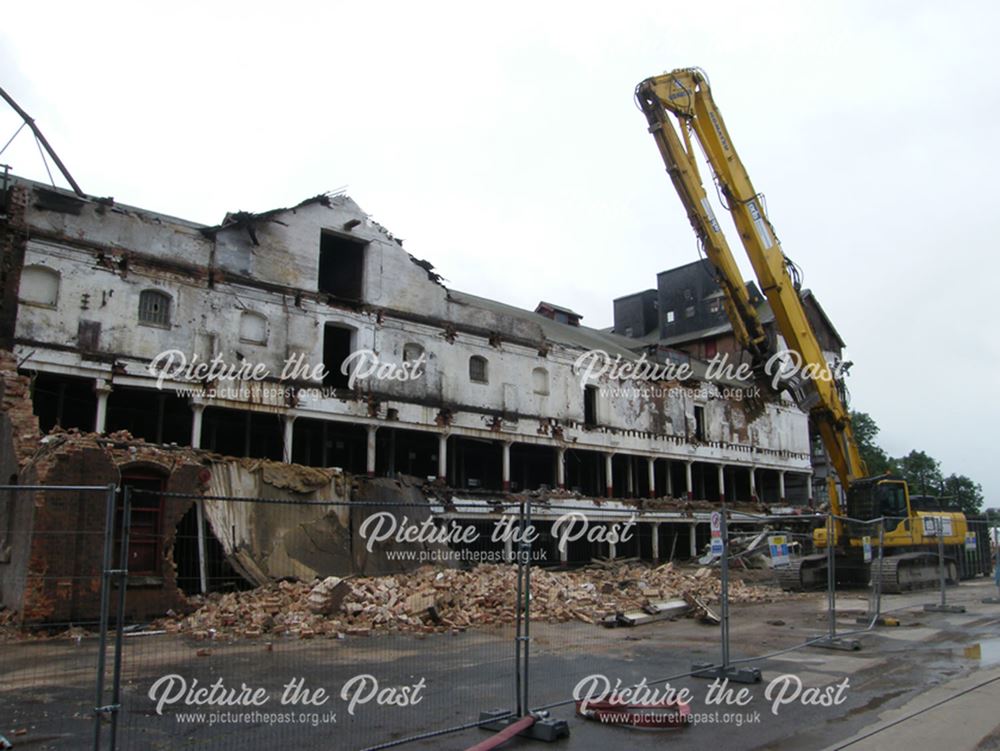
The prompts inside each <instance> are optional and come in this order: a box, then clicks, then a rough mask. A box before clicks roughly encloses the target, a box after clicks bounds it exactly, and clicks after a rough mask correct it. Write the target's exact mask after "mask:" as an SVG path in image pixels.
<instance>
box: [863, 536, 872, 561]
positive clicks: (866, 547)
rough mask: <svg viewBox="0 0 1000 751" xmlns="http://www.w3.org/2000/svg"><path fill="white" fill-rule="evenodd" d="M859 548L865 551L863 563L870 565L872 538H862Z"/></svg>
mask: <svg viewBox="0 0 1000 751" xmlns="http://www.w3.org/2000/svg"><path fill="white" fill-rule="evenodd" d="M861 546H862V547H863V548H864V551H865V563H871V562H872V538H870V537H862V538H861Z"/></svg>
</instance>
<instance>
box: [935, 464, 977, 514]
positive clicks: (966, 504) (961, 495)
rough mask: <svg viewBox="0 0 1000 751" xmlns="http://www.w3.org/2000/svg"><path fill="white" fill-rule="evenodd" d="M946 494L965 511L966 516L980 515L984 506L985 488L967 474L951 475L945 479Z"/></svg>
mask: <svg viewBox="0 0 1000 751" xmlns="http://www.w3.org/2000/svg"><path fill="white" fill-rule="evenodd" d="M944 494H945V495H946V496H948V497H950V498H951V501H952V503H953V504H955V505H956V506H957V507H958V508H960V509H962V511H964V512H965V514H966V516H978V515H979V514H980V513H981V512H982V508H983V488H982V486H981V485H980V484H979V483H978V482H973V481H972V480H971V479H969V478H968V477H966V476H965V475H955V474H952V475H949V476H948V477H947V478H946V479H945V480H944Z"/></svg>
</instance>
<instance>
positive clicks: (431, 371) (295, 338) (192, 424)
mask: <svg viewBox="0 0 1000 751" xmlns="http://www.w3.org/2000/svg"><path fill="white" fill-rule="evenodd" d="M2 201H3V204H2V207H0V211H2V217H0V248H2V254H3V258H2V263H3V287H4V294H3V298H2V301H0V348H2V349H4V350H6V351H8V352H10V353H12V354H11V355H8V360H7V361H5V363H6V366H5V372H8V373H10V374H11V375H10V377H9V378H6V379H5V382H9V383H11V384H14V385H13V386H12V387H13V388H15V389H22V390H23V391H25V392H26V393H29V394H30V398H31V400H32V403H33V415H32V416H31V418H30V419H29V418H28V416H27V415H25V414H24V413H23V412H24V410H23V409H22V410H21V412H20V413H18V414H14V413H12V412H10V411H9V410H8V414H7V415H6V416H5V417H4V418H3V422H2V424H0V428H2V429H3V431H4V435H6V436H8V437H9V440H4V441H3V442H2V443H3V445H4V446H5V449H4V450H5V451H6V452H7V456H6V457H5V458H4V466H5V468H6V469H5V471H6V472H7V475H8V478H9V481H10V483H11V484H14V483H16V482H22V483H23V482H24V481H25V479H26V478H27V477H28V476H29V475H30V474H31V473H30V472H29V474H28V475H26V474H25V471H26V470H27V469H28V467H29V465H30V464H31V460H30V457H31V456H33V452H34V451H35V448H36V447H37V442H38V440H39V437H40V436H42V435H45V434H47V433H49V431H51V430H52V429H54V428H58V429H60V430H62V431H73V430H74V429H75V430H78V431H82V432H85V433H94V434H97V435H98V436H109V435H110V434H115V433H118V434H121V435H124V433H123V431H125V432H127V433H128V436H129V439H130V440H131V439H135V440H137V441H140V442H141V443H142V444H143V445H145V446H146V447H147V448H146V449H143V450H144V451H152V450H153V447H159V448H156V451H170V450H173V448H175V447H180V448H187V449H190V450H192V451H194V452H201V453H195V454H190V453H188V454H184V456H185V457H188V458H186V459H185V462H191V468H190V469H187V468H185V467H186V466H187V465H186V464H185V465H184V466H183V467H182V468H181V469H182V470H183V472H184V473H185V474H184V475H183V478H184V479H183V484H184V488H185V490H186V491H187V492H190V493H191V494H192V495H196V494H198V493H205V492H206V490H208V489H209V487H210V486H212V490H211V491H210V494H211V495H226V494H227V493H224V492H222V490H224V489H226V488H228V489H229V490H232V485H231V484H230V485H229V486H226V488H224V487H223V486H221V485H218V484H217V483H219V482H221V480H219V477H217V476H216V475H214V474H212V472H211V471H210V472H209V474H208V475H207V476H203V475H200V474H199V471H196V468H197V467H200V468H201V469H204V468H205V467H209V468H210V469H211V465H212V462H210V461H207V460H206V459H205V455H206V454H208V453H211V454H213V455H220V456H226V457H236V458H249V459H257V460H269V461H271V462H276V463H284V464H289V465H290V464H293V463H294V464H297V465H301V466H302V467H312V468H318V469H320V470H323V471H330V472H335V473H337V476H338V477H341V475H342V479H341V482H343V483H344V485H343V487H344V488H345V490H344V494H345V498H346V500H348V501H349V500H350V497H351V493H350V492H348V490H347V489H350V488H352V485H351V481H350V478H351V477H361V478H364V477H370V478H377V477H389V478H393V477H399V476H402V475H405V476H410V477H415V478H419V479H420V480H421V481H423V482H425V483H427V488H425V489H424V490H422V491H421V493H422V495H423V496H425V497H427V500H428V504H429V509H430V511H431V512H432V513H434V514H436V515H438V516H440V517H441V518H448V517H465V518H466V519H468V520H470V521H474V522H475V521H481V520H483V519H488V518H489V516H490V514H491V513H492V510H491V509H492V508H493V507H492V506H491V505H490V499H495V498H503V497H507V496H509V494H519V493H532V494H535V495H536V497H539V498H544V499H547V500H551V502H552V503H553V506H552V508H551V509H550V510H549V512H548V514H547V515H546V512H545V510H544V509H543V510H542V511H541V512H540V517H539V518H540V519H541V520H542V521H543V522H544V521H545V520H546V519H549V520H551V519H552V518H554V515H555V514H557V513H558V499H559V498H560V497H572V498H574V499H577V501H578V502H586V503H590V504H591V506H592V508H593V509H594V511H595V514H598V515H599V513H598V512H599V509H600V508H602V505H603V507H604V508H608V504H609V503H614V504H618V505H628V504H637V503H638V502H639V500H640V499H676V500H678V501H679V502H680V503H678V504H674V505H670V504H669V503H665V504H661V508H660V509H659V510H656V509H655V508H654V507H655V506H656V504H651V505H650V508H651V509H654V510H653V511H652V512H651V513H652V515H648V516H644V517H643V525H642V535H640V536H639V538H638V539H637V541H636V543H635V548H634V550H628V551H623V550H621V549H619V550H615V549H614V547H613V546H612V547H611V548H610V549H608V548H607V546H605V549H604V550H603V554H604V555H610V556H612V557H613V556H615V555H623V554H629V555H637V556H640V557H654V558H659V557H661V554H660V551H661V550H666V549H667V543H666V541H667V539H668V535H669V536H670V540H671V544H670V548H671V549H674V548H677V545H678V535H680V546H679V548H678V549H679V550H680V551H681V554H682V555H684V554H686V555H695V554H696V552H697V550H698V549H699V548H700V545H701V544H702V543H703V542H704V541H705V539H707V537H708V529H707V521H708V518H707V510H706V509H707V508H710V505H711V504H714V503H717V502H718V501H720V500H723V499H725V500H727V501H729V502H731V503H740V502H743V503H746V504H750V505H754V504H756V505H758V506H759V507H762V506H763V504H766V505H767V506H770V507H771V508H772V509H774V508H776V507H801V506H804V505H807V504H809V503H810V502H811V501H812V498H813V489H812V488H813V484H812V482H811V478H812V474H813V466H812V462H811V455H810V441H809V429H808V419H807V416H806V415H805V414H804V413H803V412H802V411H801V410H799V409H798V408H797V407H796V406H795V405H794V404H793V403H792V402H791V401H790V400H788V399H787V398H782V397H780V396H777V395H773V394H768V393H766V392H765V393H760V392H757V391H756V390H755V389H750V388H745V387H746V386H747V384H743V383H732V384H724V385H729V386H731V388H726V389H725V390H724V392H723V391H720V389H718V388H715V387H714V386H713V385H712V384H709V383H707V382H706V379H705V375H706V364H705V363H704V362H703V361H702V360H701V359H699V357H696V356H692V355H691V354H689V353H686V352H684V351H683V350H682V349H679V348H673V347H670V346H667V345H664V344H663V343H659V346H657V347H655V348H654V350H652V360H653V361H654V362H655V363H657V364H660V365H670V364H673V365H678V364H683V365H686V366H687V369H688V372H689V373H690V377H688V378H685V379H679V378H674V379H673V380H671V379H669V378H664V379H659V380H656V381H655V382H648V381H646V382H632V381H629V380H628V379H622V378H617V377H616V376H615V371H614V369H613V368H612V369H608V368H605V369H603V370H602V369H601V368H596V369H594V368H590V369H589V370H588V369H587V368H581V366H580V363H581V361H582V360H581V358H583V359H584V360H586V358H588V357H591V356H593V355H594V353H600V354H601V356H602V357H603V358H604V359H603V360H602V362H604V363H608V362H632V363H634V362H635V361H636V360H638V359H640V358H641V357H644V356H645V354H646V353H647V351H649V348H648V342H646V341H644V340H643V339H642V337H640V336H638V335H637V334H636V332H635V331H634V330H633V331H631V332H626V331H624V330H622V331H617V329H616V331H614V332H608V331H601V330H598V329H594V328H588V327H585V326H583V325H582V324H581V321H580V316H579V314H576V313H574V312H573V311H572V310H571V309H570V308H566V307H563V306H561V305H556V304H553V303H544V302H543V303H541V304H540V305H539V307H538V308H537V309H536V310H535V311H529V310H523V309H520V308H516V307H513V306H509V305H506V304H503V303H501V302H497V301H493V300H488V299H485V298H482V297H478V296H475V295H471V294H467V293H463V292H459V291H456V290H453V289H450V288H448V287H446V286H445V285H444V284H443V283H442V279H441V277H440V276H438V274H437V273H435V271H434V269H433V266H432V265H431V264H429V263H427V262H426V261H422V260H420V259H417V258H415V257H413V256H411V255H410V254H409V253H408V252H407V251H406V250H405V249H404V248H403V246H402V243H401V242H400V241H399V240H398V239H397V238H395V237H393V235H392V234H391V233H390V232H388V231H387V230H386V229H385V228H384V227H382V226H381V225H379V224H378V223H377V222H375V221H373V220H372V219H371V217H370V216H369V215H368V214H366V213H365V212H364V211H363V210H362V209H361V208H360V207H359V206H358V205H357V204H356V203H355V202H354V201H353V200H352V199H351V198H350V197H348V196H346V195H343V194H324V195H320V196H316V197H314V198H311V199H308V200H305V201H303V202H301V203H299V204H297V205H295V206H293V207H290V208H285V209H275V210H271V211H266V212H263V213H251V212H235V213H231V214H228V215H227V216H226V217H225V219H224V221H223V222H221V223H220V224H218V225H215V226H205V225H200V224H197V223H193V222H188V221H185V220H181V219H177V218H174V217H169V216H166V215H162V214H157V213H154V212H150V211H147V210H144V209H138V208H134V207H130V206H125V205H122V204H119V203H117V202H114V201H111V200H109V199H84V198H80V197H79V196H76V195H73V194H71V193H68V192H64V191H61V190H58V189H55V188H52V187H49V186H45V185H42V184H39V183H35V182H33V181H30V180H25V179H21V178H16V177H15V178H11V180H10V183H9V184H8V185H7V186H6V189H5V190H4V192H3V195H2ZM616 310H617V308H616ZM616 327H617V315H616ZM645 333H648V332H644V334H645ZM698 354H701V355H704V354H705V353H698ZM318 366H323V367H318ZM8 388H11V387H8ZM6 401H7V400H6V399H5V403H6ZM31 419H36V420H37V426H35V427H32V426H31V425H27V422H30V420H31ZM33 430H35V431H37V435H36V436H34V437H32V436H31V434H32V431H33ZM67 440H68V439H67ZM88 440H90V439H88ZM112 443H113V442H112ZM125 443H128V441H125ZM114 450H115V449H114V448H113V446H112V447H111V448H108V449H107V451H111V452H112V453H113V452H114ZM122 450H123V451H124V452H125V453H124V454H122V455H121V457H119V458H121V459H122V460H121V461H117V460H115V461H113V462H112V463H111V464H112V465H113V467H114V468H116V472H117V474H116V473H115V472H105V473H104V474H101V478H99V479H100V481H101V482H109V481H110V482H121V481H123V480H125V479H128V478H129V477H130V476H131V474H135V473H136V472H139V474H142V476H143V479H144V481H145V482H146V483H147V485H149V483H152V485H149V487H153V485H155V486H156V487H158V488H160V489H161V490H162V491H163V492H167V491H168V490H169V489H172V488H175V487H176V485H175V483H177V482H180V480H175V479H173V478H174V474H173V472H176V471H177V470H172V472H170V473H168V472H165V471H164V470H163V469H162V467H161V468H160V470H157V469H156V466H153V465H156V464H157V462H156V461H151V462H149V461H147V462H146V465H145V469H144V470H143V464H142V461H141V460H140V459H138V458H136V459H135V460H134V461H128V460H126V459H127V457H128V456H129V451H128V449H127V448H126V449H122ZM12 452H16V453H17V457H16V460H12V459H11V457H10V454H11V453H12ZM80 456H81V458H78V460H77V462H78V464H79V463H80V462H85V461H87V460H86V459H84V458H82V454H81V455H80ZM192 457H193V458H192ZM94 466H97V465H96V464H95V465H94ZM60 467H62V469H60ZM140 470H142V471H140ZM32 471H34V470H32ZM95 471H96V470H95ZM74 473H75V474H74ZM130 473H131V474H130ZM99 474H100V473H99ZM71 475H72V477H73V478H76V479H75V480H74V481H76V482H78V481H79V480H80V478H81V477H82V475H81V470H80V469H79V467H78V466H77V467H76V468H73V466H72V462H70V461H68V460H66V461H63V462H62V463H56V464H54V465H53V466H52V467H50V468H49V469H48V470H47V473H46V475H45V479H46V482H50V483H65V482H66V481H67V479H69V478H70V476H71ZM32 476H34V475H32ZM95 477H96V476H95ZM199 477H201V479H200V480H199ZM343 478H346V479H343ZM87 479H89V478H87ZM157 483H158V484H157ZM213 483H216V485H213ZM365 487H370V486H365ZM251 492H256V491H251ZM353 492H357V491H353ZM363 492H376V493H378V492H380V491H371V490H367V491H363ZM456 499H461V500H463V501H465V502H466V503H465V504H464V505H463V509H464V510H456V509H455V507H454V501H455V500H456ZM698 501H707V502H709V504H708V505H702V506H699V505H698V503H697V502H698ZM449 502H450V503H451V505H450V506H449ZM476 504H479V505H480V507H479V508H478V509H476V508H475V506H476ZM685 504H686V505H685ZM0 513H2V514H4V519H3V521H4V522H6V525H5V524H4V523H0V532H2V531H3V530H4V529H5V528H10V520H11V519H12V518H13V516H14V514H15V513H16V512H15V511H14V505H13V503H8V505H7V508H5V509H0ZM39 513H40V512H39V511H38V501H37V500H36V503H35V510H34V514H35V520H36V523H37V520H38V519H39V518H41V517H40V515H39ZM207 515H208V516H209V517H210V518H209V523H211V516H212V514H211V513H209V514H207ZM157 519H158V521H157V522H156V523H157V524H160V525H170V524H173V523H176V522H177V520H174V519H172V518H167V516H165V515H163V514H160V515H159V516H158V517H157ZM25 523H29V524H30V521H26V522H25ZM220 526H221V525H220ZM236 536H237V534H236V533H235V532H234V534H233V537H234V538H235V537H236ZM251 538H252V536H247V537H246V539H247V544H245V545H242V546H240V545H236V546H233V547H231V549H228V550H227V551H226V552H227V555H229V556H230V557H232V558H234V559H238V556H237V555H236V552H237V549H239V550H241V551H242V554H243V555H244V556H249V558H247V559H246V560H243V561H242V563H240V562H239V561H238V560H236V564H237V565H238V566H242V570H243V571H244V572H247V571H249V570H250V569H252V568H254V567H255V566H256V567H258V568H259V567H260V565H261V561H260V556H259V555H258V553H257V552H255V551H254V550H253V549H252V548H253V546H252V545H251V544H250V543H249V540H250V539H251ZM0 542H2V541H0ZM583 552H584V553H586V551H583ZM590 552H592V553H597V554H600V551H596V550H591V551H590ZM155 555H158V556H160V557H161V558H162V557H163V555H164V554H163V552H162V551H160V552H158V553H156V554H155ZM565 555H566V554H565V552H564V553H563V562H565ZM15 557H16V556H15ZM293 557H294V556H293ZM13 559H14V557H11V560H13ZM350 560H352V559H351V557H350V556H347V557H345V561H350ZM4 565H11V564H4V563H3V562H2V561H0V568H2V567H3V566H4ZM352 565H356V561H354V562H353V563H350V562H348V563H345V564H344V566H342V567H334V568H337V569H338V570H336V571H333V570H322V571H320V570H318V569H315V568H312V569H310V570H311V571H316V573H317V574H319V575H325V574H327V573H345V572H346V571H348V570H349V569H350V567H351V566H352ZM286 568H287V570H286V569H283V570H282V571H281V572H277V571H267V570H266V569H265V570H264V571H263V573H261V575H266V576H288V575H296V571H295V570H294V568H295V567H294V566H290V567H286ZM299 573H301V572H299ZM251 578H253V575H251ZM4 596H5V597H6V595H4Z"/></svg>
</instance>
